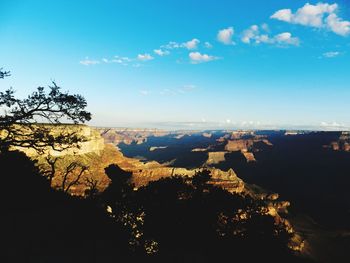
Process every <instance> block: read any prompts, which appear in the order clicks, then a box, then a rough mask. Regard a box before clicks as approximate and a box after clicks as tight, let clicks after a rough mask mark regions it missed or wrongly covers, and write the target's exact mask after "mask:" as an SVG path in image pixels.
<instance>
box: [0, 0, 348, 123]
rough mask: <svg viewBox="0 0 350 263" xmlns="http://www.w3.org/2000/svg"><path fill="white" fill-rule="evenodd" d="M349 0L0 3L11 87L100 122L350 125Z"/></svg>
mask: <svg viewBox="0 0 350 263" xmlns="http://www.w3.org/2000/svg"><path fill="white" fill-rule="evenodd" d="M349 40H350V2H349V0H337V1H335V2H333V1H331V2H328V1H325V2H319V1H309V2H308V1H304V0H279V1H276V0H264V1H260V0H255V1H253V0H242V1H240V0H237V1H226V0H225V1H224V0H215V1H210V0H208V1H201V0H186V1H185V0H183V1H171V0H162V1H156V0H153V1H152V0H125V1H123V0H120V1H107V0H99V1H97V0H96V1H87V0H84V1H79V0H77V1H66V0H60V1H55V0H52V1H44V0H42V1H39V0H33V1H29V0H28V1H24V0H23V1H17V0H0V68H1V67H2V68H3V69H6V70H9V71H11V77H8V78H6V79H4V80H1V81H0V89H1V90H2V91H3V90H5V89H7V88H9V87H13V89H14V90H15V91H16V94H17V96H18V97H25V96H26V95H28V94H29V93H31V92H32V91H34V90H35V89H36V87H38V86H44V87H48V86H49V85H50V83H51V82H52V81H55V82H56V83H57V84H58V85H59V86H61V87H62V89H63V90H68V91H69V92H71V93H74V94H81V95H83V96H84V97H85V98H86V100H87V102H88V110H89V111H91V113H92V115H93V119H92V121H91V122H90V123H89V124H90V125H94V126H113V127H121V126H123V127H147V128H150V127H156V128H165V129H167V128H172V129H176V128H185V129H195V128H198V129H204V128H212V129H221V128H225V129H226V128H254V129H259V128H286V129H287V128H288V129H289V128H295V129H298V128H308V127H310V128H314V129H324V130H333V129H334V130H337V129H349V127H350V116H349V112H350V103H349V98H350V42H349Z"/></svg>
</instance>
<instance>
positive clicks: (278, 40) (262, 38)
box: [241, 25, 300, 46]
mask: <svg viewBox="0 0 350 263" xmlns="http://www.w3.org/2000/svg"><path fill="white" fill-rule="evenodd" d="M241 40H242V42H243V43H246V44H250V43H252V42H253V43H255V44H260V43H265V44H277V45H295V46H298V45H299V43H300V40H299V38H297V37H293V36H292V34H291V33H289V32H284V33H280V34H278V35H275V36H274V37H270V36H269V35H267V34H261V33H260V30H259V26H257V25H252V26H251V27H250V28H248V29H247V30H244V31H243V34H242V37H241Z"/></svg>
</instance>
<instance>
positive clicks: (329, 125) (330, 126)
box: [320, 121, 349, 131]
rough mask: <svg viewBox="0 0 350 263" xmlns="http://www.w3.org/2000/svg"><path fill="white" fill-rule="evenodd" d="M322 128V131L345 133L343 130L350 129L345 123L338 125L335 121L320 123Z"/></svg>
mask: <svg viewBox="0 0 350 263" xmlns="http://www.w3.org/2000/svg"><path fill="white" fill-rule="evenodd" d="M320 127H321V129H322V130H330V131H343V130H348V129H349V127H347V126H346V125H345V124H344V123H338V122H336V121H333V122H325V121H322V122H321V123H320Z"/></svg>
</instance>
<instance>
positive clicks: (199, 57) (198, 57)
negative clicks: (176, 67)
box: [188, 52, 218, 64]
mask: <svg viewBox="0 0 350 263" xmlns="http://www.w3.org/2000/svg"><path fill="white" fill-rule="evenodd" d="M188 56H189V57H190V59H191V63H192V64H198V63H203V62H209V61H212V60H217V59H218V57H215V56H210V55H207V54H201V53H199V52H191V53H190V54H189V55H188Z"/></svg>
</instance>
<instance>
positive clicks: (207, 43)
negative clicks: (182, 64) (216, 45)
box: [204, 42, 213, 48]
mask: <svg viewBox="0 0 350 263" xmlns="http://www.w3.org/2000/svg"><path fill="white" fill-rule="evenodd" d="M204 46H205V47H206V48H212V47H213V45H212V44H210V43H209V42H205V43H204Z"/></svg>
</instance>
